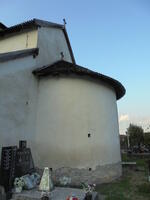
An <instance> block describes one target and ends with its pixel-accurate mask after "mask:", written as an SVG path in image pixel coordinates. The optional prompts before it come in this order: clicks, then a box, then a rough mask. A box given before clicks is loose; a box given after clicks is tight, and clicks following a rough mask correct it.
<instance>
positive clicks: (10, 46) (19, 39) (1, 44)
mask: <svg viewBox="0 0 150 200" xmlns="http://www.w3.org/2000/svg"><path fill="white" fill-rule="evenodd" d="M37 37H38V32H37V30H30V31H26V32H23V33H16V34H14V35H12V34H11V35H9V36H8V37H5V38H0V53H7V52H11V51H18V50H24V49H31V48H36V47H37Z"/></svg>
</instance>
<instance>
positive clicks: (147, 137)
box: [144, 132, 150, 146]
mask: <svg viewBox="0 0 150 200" xmlns="http://www.w3.org/2000/svg"><path fill="white" fill-rule="evenodd" d="M144 144H145V145H146V146H150V132H145V133H144Z"/></svg>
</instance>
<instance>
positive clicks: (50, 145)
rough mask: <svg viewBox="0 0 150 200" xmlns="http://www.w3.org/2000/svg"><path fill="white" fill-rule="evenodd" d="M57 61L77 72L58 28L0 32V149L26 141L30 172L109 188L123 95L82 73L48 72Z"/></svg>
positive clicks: (30, 26)
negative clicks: (50, 172) (33, 167)
mask: <svg viewBox="0 0 150 200" xmlns="http://www.w3.org/2000/svg"><path fill="white" fill-rule="evenodd" d="M62 59H63V61H62ZM60 60H61V61H60ZM57 61H60V62H61V66H62V65H66V64H67V63H69V64H67V65H70V66H71V67H73V68H74V67H77V68H78V66H76V64H75V60H74V57H73V53H72V49H71V46H70V42H69V39H68V36H67V32H66V29H65V27H64V26H63V25H58V24H54V23H49V22H45V21H41V20H36V19H34V20H31V21H29V22H26V23H23V24H19V25H16V26H13V27H10V28H3V30H1V31H0V110H1V112H0V147H2V146H7V145H9V146H10V145H16V144H18V141H19V140H27V142H28V145H29V146H30V148H31V149H32V153H33V158H34V162H35V164H36V166H38V167H40V168H42V167H45V166H48V167H51V168H52V169H53V170H54V172H55V173H56V176H58V177H59V175H60V172H61V174H64V175H67V176H71V178H72V183H76V182H78V181H77V180H76V178H74V177H75V176H76V177H78V179H80V180H85V181H86V180H87V179H91V178H90V177H93V178H92V179H91V180H93V182H95V181H96V182H100V181H103V182H105V181H110V180H112V179H113V178H115V177H118V176H119V175H120V174H121V165H120V161H121V160H120V144H119V128H118V113H117V104H116V100H117V99H119V98H121V97H122V96H123V95H124V93H125V89H124V87H123V86H122V85H121V84H120V83H119V82H117V81H115V80H114V79H111V78H109V77H106V76H104V75H102V77H103V78H102V77H101V75H100V74H99V75H98V74H97V75H92V72H90V73H89V74H88V73H87V72H86V70H85V72H84V73H85V74H84V76H82V75H81V74H82V72H81V74H80V73H78V72H77V73H76V72H72V71H68V73H66V71H65V73H64V71H63V72H61V73H60V72H59V70H56V68H55V70H54V71H53V72H50V73H49V71H48V70H49V69H50V70H51V69H52V68H51V65H52V64H53V63H55V62H57ZM65 63H66V64H65ZM56 65H57V64H56ZM43 66H48V70H47V72H46V73H45V72H44V74H42V75H40V73H38V75H37V74H35V73H34V74H33V73H32V72H33V71H36V70H38V69H44V67H43ZM61 66H60V67H61ZM79 68H80V67H79ZM57 69H59V66H58V67H57ZM65 70H66V69H65ZM83 71H84V70H83ZM63 169H65V170H64V171H63ZM66 169H67V170H68V169H70V170H71V171H69V170H68V171H67V170H66ZM73 169H74V170H73ZM76 170H77V171H76ZM82 170H84V172H83V171H82ZM81 172H82V173H81ZM67 173H68V174H67ZM75 174H76V175H75Z"/></svg>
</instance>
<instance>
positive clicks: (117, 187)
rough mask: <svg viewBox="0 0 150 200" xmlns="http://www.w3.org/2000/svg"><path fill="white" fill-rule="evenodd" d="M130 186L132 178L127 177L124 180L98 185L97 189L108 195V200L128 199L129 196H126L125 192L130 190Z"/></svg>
mask: <svg viewBox="0 0 150 200" xmlns="http://www.w3.org/2000/svg"><path fill="white" fill-rule="evenodd" d="M129 188H130V179H129V178H128V177H126V178H124V179H123V180H120V181H116V182H113V183H110V184H102V185H98V186H97V188H96V191H97V192H100V193H101V194H103V195H106V197H107V198H106V200H110V199H111V200H121V199H122V200H128V198H127V197H125V193H126V192H128V190H129Z"/></svg>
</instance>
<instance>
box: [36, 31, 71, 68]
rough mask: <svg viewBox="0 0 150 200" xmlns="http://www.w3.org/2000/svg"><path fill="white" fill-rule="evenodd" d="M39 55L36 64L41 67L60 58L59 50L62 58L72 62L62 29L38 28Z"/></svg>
mask: <svg viewBox="0 0 150 200" xmlns="http://www.w3.org/2000/svg"><path fill="white" fill-rule="evenodd" d="M37 46H38V47H39V56H38V57H37V59H36V66H37V67H42V66H44V65H50V64H52V63H54V62H56V61H58V60H61V54H60V53H61V52H63V54H64V60H66V61H68V62H72V60H71V55H70V52H69V48H68V45H67V42H66V39H65V35H64V33H63V30H62V29H58V28H51V27H41V28H39V29H38V45H37Z"/></svg>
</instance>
